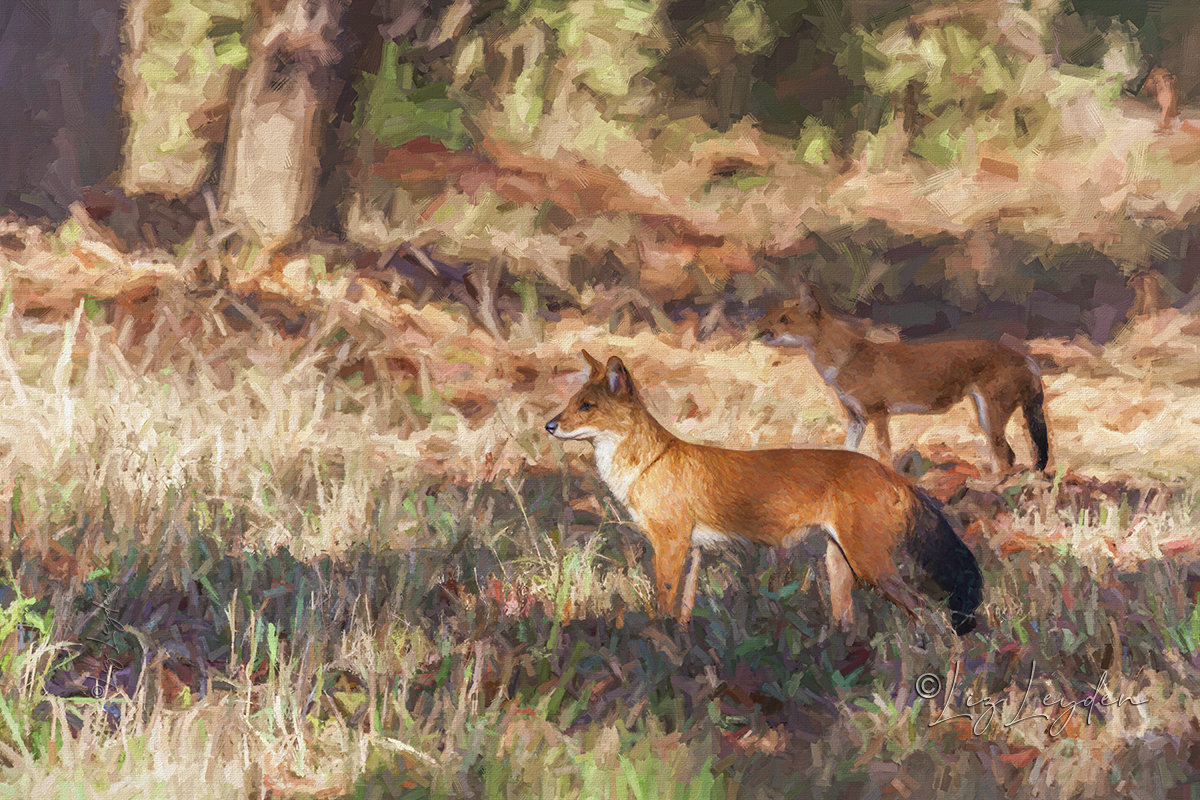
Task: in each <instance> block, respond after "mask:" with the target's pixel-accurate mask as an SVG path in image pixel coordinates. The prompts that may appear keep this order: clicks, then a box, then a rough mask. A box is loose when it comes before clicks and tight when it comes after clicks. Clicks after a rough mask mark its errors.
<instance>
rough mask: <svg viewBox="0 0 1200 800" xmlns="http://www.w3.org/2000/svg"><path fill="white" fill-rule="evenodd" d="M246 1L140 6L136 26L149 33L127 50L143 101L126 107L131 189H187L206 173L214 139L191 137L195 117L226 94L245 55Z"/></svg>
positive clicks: (180, 0)
mask: <svg viewBox="0 0 1200 800" xmlns="http://www.w3.org/2000/svg"><path fill="white" fill-rule="evenodd" d="M250 8H251V3H250V2H249V0H164V2H161V3H148V4H143V5H141V6H139V7H138V10H137V13H138V19H137V20H136V21H135V22H134V23H133V24H134V26H135V27H138V28H141V29H142V30H144V31H146V33H147V35H145V36H142V37H140V38H139V39H138V41H137V43H138V45H139V48H140V49H138V50H137V51H135V52H131V53H130V54H129V55H128V56H127V58H128V59H129V60H130V62H131V64H130V71H131V76H132V78H133V79H134V80H135V81H136V82H137V83H140V84H141V86H140V90H141V91H140V93H139V96H140V98H141V99H139V101H138V102H137V103H130V104H127V106H128V107H129V109H130V111H129V120H128V123H129V130H128V135H127V141H126V153H127V161H128V163H127V165H126V173H127V179H128V180H129V181H130V182H131V184H133V185H136V186H146V187H150V188H155V189H160V190H161V189H162V188H170V189H173V190H175V191H188V190H194V189H196V188H198V186H199V181H200V180H201V179H202V178H203V177H204V175H205V174H206V173H207V171H208V169H209V166H210V162H209V159H210V157H211V143H210V142H209V141H208V140H207V139H206V138H204V137H198V136H197V135H196V130H195V126H196V125H198V124H202V123H203V121H204V120H205V119H206V116H205V115H202V114H196V113H195V112H196V111H197V110H199V108H200V107H201V106H203V105H204V104H206V103H212V102H214V101H215V100H217V99H218V98H220V97H221V96H222V95H224V94H226V93H227V92H229V91H231V89H232V85H233V83H232V79H233V76H234V74H235V73H236V72H238V71H240V70H244V69H245V68H246V64H247V61H248V60H249V52H248V50H247V49H246V44H245V39H244V36H245V32H244V30H243V24H244V22H245V21H246V20H247V19H248V18H249V16H250Z"/></svg>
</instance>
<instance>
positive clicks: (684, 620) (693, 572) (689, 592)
mask: <svg viewBox="0 0 1200 800" xmlns="http://www.w3.org/2000/svg"><path fill="white" fill-rule="evenodd" d="M699 577H700V548H699V547H693V548H692V565H691V567H690V568H689V569H688V574H687V579H686V580H685V581H684V582H683V607H682V608H680V609H679V624H680V625H683V626H687V624H688V623H689V622H691V621H692V609H693V608H694V607H695V605H696V580H697V579H698V578H699Z"/></svg>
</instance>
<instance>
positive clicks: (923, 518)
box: [906, 491, 983, 636]
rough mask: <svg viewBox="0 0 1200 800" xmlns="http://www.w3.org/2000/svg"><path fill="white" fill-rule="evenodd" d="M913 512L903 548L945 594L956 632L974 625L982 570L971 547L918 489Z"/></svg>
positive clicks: (979, 600)
mask: <svg viewBox="0 0 1200 800" xmlns="http://www.w3.org/2000/svg"><path fill="white" fill-rule="evenodd" d="M917 496H918V497H919V498H920V501H921V508H920V510H919V511H918V513H917V517H916V521H915V524H914V525H913V531H912V535H911V536H910V538H909V541H908V543H907V547H906V549H907V550H908V553H909V555H911V556H912V557H913V559H914V560H915V561H916V562H917V564H919V565H920V567H921V568H922V569H924V570H925V571H926V572H927V573H928V574H929V577H931V578H933V581H934V583H936V584H937V585H938V586H940V587H942V589H943V590H945V591H946V593H947V594H948V595H949V597H948V598H947V600H946V605H947V606H949V608H950V622H951V623H952V624H953V625H954V632H955V633H957V634H958V635H959V636H962V635H963V634H965V633H970V632H971V631H973V630H974V629H975V609H976V608H977V607H978V606H979V603H980V602H981V601H982V600H983V573H982V572H980V570H979V563H978V562H977V561H976V560H975V556H974V554H973V553H971V549H970V548H969V547H967V545H966V543H965V542H963V540H962V539H960V538H959V537H958V534H957V533H955V532H954V528H953V527H951V525H950V522H949V521H948V520H947V519H946V517H945V516H943V515H942V512H941V510H940V509H939V508H938V507H937V505H936V504H935V503H934V501H933V499H932V498H930V497H929V496H928V495H927V494H925V493H924V492H921V491H918V492H917Z"/></svg>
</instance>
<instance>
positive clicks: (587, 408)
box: [579, 400, 594, 411]
mask: <svg viewBox="0 0 1200 800" xmlns="http://www.w3.org/2000/svg"><path fill="white" fill-rule="evenodd" d="M593 408H594V406H593V405H592V404H591V403H589V402H588V401H586V400H584V401H583V402H582V403H580V404H579V410H580V411H591V410H592V409H593Z"/></svg>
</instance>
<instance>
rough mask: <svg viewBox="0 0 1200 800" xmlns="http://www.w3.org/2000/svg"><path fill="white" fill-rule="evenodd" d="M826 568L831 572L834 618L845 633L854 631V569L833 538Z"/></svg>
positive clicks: (828, 549)
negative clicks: (851, 592)
mask: <svg viewBox="0 0 1200 800" xmlns="http://www.w3.org/2000/svg"><path fill="white" fill-rule="evenodd" d="M825 569H826V571H827V572H828V573H829V603H830V605H831V606H832V607H833V609H832V610H833V618H834V619H835V620H837V623H838V625H840V626H841V628H842V632H843V633H847V634H850V633H853V632H854V627H855V624H854V623H855V617H854V597H853V596H852V595H851V594H850V590H851V589H852V588H853V587H854V570H852V569H850V564H849V563H848V562H847V561H846V557H845V556H844V555H842V548H840V547H838V544H837V542H835V541H833V539H830V540H829V544H828V545H827V546H826V548H825Z"/></svg>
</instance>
